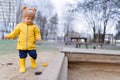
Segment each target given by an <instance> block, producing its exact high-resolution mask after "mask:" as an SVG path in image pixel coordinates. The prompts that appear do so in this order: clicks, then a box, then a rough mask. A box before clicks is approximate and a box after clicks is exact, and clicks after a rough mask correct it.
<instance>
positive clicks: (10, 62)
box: [0, 51, 57, 80]
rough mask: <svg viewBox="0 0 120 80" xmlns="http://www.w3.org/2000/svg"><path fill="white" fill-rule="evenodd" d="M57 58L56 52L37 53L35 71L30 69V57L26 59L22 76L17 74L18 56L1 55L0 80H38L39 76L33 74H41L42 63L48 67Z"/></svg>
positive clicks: (42, 69)
mask: <svg viewBox="0 0 120 80" xmlns="http://www.w3.org/2000/svg"><path fill="white" fill-rule="evenodd" d="M56 56H57V53H56V52H47V51H44V52H39V53H38V58H37V64H38V67H37V69H32V68H31V63H30V57H29V56H28V57H27V58H26V67H27V71H26V72H25V73H23V74H21V73H19V56H18V54H17V53H16V54H10V55H2V56H0V80H38V78H39V75H35V72H43V71H44V70H45V69H46V67H43V66H42V64H43V63H47V64H48V66H49V64H50V63H51V62H52V60H54V58H55V57H56Z"/></svg>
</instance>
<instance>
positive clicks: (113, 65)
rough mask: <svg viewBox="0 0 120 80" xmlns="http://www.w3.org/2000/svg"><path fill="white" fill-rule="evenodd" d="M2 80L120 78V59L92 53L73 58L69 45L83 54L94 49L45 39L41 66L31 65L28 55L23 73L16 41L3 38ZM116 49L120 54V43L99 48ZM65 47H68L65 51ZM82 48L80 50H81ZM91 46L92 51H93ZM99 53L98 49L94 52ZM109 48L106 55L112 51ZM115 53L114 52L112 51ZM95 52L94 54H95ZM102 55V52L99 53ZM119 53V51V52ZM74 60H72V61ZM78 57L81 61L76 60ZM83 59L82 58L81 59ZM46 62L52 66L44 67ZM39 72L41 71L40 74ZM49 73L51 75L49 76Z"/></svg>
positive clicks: (40, 48) (41, 45) (41, 46)
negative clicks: (33, 67)
mask: <svg viewBox="0 0 120 80" xmlns="http://www.w3.org/2000/svg"><path fill="white" fill-rule="evenodd" d="M0 44H1V46H0V50H1V51H0V55H1V56H0V80H45V79H48V80H106V79H107V80H119V79H120V77H119V76H120V64H119V63H120V62H119V60H120V58H119V57H118V56H119V54H118V55H113V56H106V57H104V56H105V55H102V56H99V55H97V56H89V55H87V56H86V55H81V57H80V58H79V56H77V57H76V56H74V57H75V59H74V58H72V57H71V58H69V56H66V55H65V54H64V52H62V51H67V49H66V48H68V47H69V48H70V49H71V50H68V51H73V52H74V51H76V52H79V53H81V51H82V53H83V52H86V51H85V50H87V52H90V51H89V49H86V48H85V46H81V48H75V46H65V44H59V43H51V42H49V43H48V42H41V43H37V52H38V59H37V63H38V68H37V69H32V68H31V64H30V60H29V59H30V58H29V57H27V61H26V62H27V63H26V65H27V71H26V73H23V74H20V73H19V60H18V59H19V57H18V51H17V50H16V40H10V41H9V40H1V41H0ZM105 48H106V50H109V49H112V51H115V53H116V51H117V52H118V53H119V48H120V47H119V46H117V47H115V46H109V47H108V46H104V49H93V47H92V46H91V49H92V50H96V51H97V52H101V51H98V50H105ZM64 49H65V50H64ZM76 49H77V50H80V51H77V50H76ZM91 49H90V50H91ZM93 52H95V51H93ZM107 52H108V51H106V52H105V53H103V54H109V53H107ZM110 53H111V54H112V52H110ZM92 54H93V53H92ZM98 54H102V53H98ZM116 54H117V53H116ZM70 59H71V60H73V61H69V60H70ZM75 60H78V61H75ZM79 60H80V61H79ZM43 63H47V64H48V66H46V67H45V66H42V64H43ZM36 72H41V73H40V74H36ZM46 76H47V77H46Z"/></svg>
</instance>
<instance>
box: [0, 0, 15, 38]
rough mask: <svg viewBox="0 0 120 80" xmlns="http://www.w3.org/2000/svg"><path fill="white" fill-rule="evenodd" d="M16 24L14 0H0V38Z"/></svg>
mask: <svg viewBox="0 0 120 80" xmlns="http://www.w3.org/2000/svg"><path fill="white" fill-rule="evenodd" d="M15 25H16V0H0V39H2V37H3V36H4V35H5V34H6V33H9V32H11V31H12V30H13V28H14V26H15Z"/></svg>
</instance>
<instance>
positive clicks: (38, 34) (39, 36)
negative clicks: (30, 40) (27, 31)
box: [35, 26, 42, 40]
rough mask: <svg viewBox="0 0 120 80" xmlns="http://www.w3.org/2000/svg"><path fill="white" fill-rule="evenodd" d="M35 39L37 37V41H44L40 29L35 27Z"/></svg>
mask: <svg viewBox="0 0 120 80" xmlns="http://www.w3.org/2000/svg"><path fill="white" fill-rule="evenodd" d="M35 37H36V40H37V39H39V40H42V39H41V32H40V29H39V28H38V26H36V27H35Z"/></svg>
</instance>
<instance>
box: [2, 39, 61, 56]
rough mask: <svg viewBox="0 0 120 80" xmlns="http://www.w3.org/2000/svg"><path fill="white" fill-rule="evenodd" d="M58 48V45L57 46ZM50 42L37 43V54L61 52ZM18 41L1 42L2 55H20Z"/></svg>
mask: <svg viewBox="0 0 120 80" xmlns="http://www.w3.org/2000/svg"><path fill="white" fill-rule="evenodd" d="M56 46H57V45H56ZM56 46H54V45H53V44H51V43H48V42H39V43H37V52H39V51H59V48H58V47H56ZM16 47H17V40H0V55H5V54H16V53H18V50H17V49H16Z"/></svg>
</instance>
